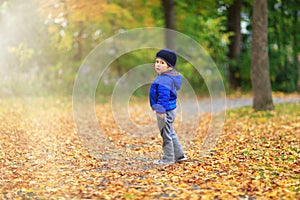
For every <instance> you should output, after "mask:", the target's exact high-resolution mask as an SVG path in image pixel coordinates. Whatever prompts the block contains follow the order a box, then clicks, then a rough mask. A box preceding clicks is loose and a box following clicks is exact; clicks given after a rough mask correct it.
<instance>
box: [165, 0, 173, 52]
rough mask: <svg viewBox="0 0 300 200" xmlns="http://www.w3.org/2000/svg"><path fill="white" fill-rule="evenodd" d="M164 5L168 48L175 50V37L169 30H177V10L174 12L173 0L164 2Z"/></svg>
mask: <svg viewBox="0 0 300 200" xmlns="http://www.w3.org/2000/svg"><path fill="white" fill-rule="evenodd" d="M162 5H163V9H164V18H165V28H166V29H167V30H166V33H165V38H166V46H167V48H169V49H174V35H173V32H172V31H170V30H168V29H171V30H175V10H174V1H173V0H162Z"/></svg>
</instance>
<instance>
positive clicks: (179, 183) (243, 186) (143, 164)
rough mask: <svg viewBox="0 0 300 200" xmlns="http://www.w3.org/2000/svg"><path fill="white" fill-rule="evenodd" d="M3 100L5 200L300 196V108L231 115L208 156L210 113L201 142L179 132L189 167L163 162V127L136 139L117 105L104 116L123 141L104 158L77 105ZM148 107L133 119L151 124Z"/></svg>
mask: <svg viewBox="0 0 300 200" xmlns="http://www.w3.org/2000/svg"><path fill="white" fill-rule="evenodd" d="M0 102H1V108H0V149H1V151H0V166H1V167H0V174H1V176H0V177H1V179H0V188H1V190H0V191H1V192H0V198H1V199H71V198H74V199H89V198H91V199H171V198H175V199H278V198H279V199H299V198H300V185H299V184H300V181H299V180H300V167H299V166H300V157H299V155H300V138H299V134H300V123H299V121H300V104H299V103H293V104H282V105H278V106H276V111H271V112H254V111H252V109H251V108H248V107H247V108H240V109H237V110H232V111H231V110H230V111H228V112H227V115H226V121H225V124H224V127H223V133H222V135H221V137H220V138H219V141H218V143H217V145H216V146H215V147H214V148H213V149H210V151H209V153H208V154H206V155H205V156H200V155H202V154H201V152H202V150H203V149H202V147H201V143H202V140H203V137H204V136H205V134H206V130H207V128H208V124H209V120H210V116H209V115H208V114H201V116H199V117H200V119H201V120H199V126H198V128H197V130H196V131H193V132H192V133H191V134H194V135H193V136H192V137H191V135H188V134H189V132H185V131H182V132H181V133H178V135H179V137H181V138H185V137H186V138H191V139H187V140H184V139H183V145H184V147H185V150H186V153H187V156H188V157H189V158H190V159H189V161H187V162H184V163H176V164H174V165H170V166H155V165H153V164H152V162H153V160H154V159H157V158H159V156H160V153H161V152H160V150H161V146H160V145H161V139H160V137H159V136H158V133H157V132H156V130H153V132H151V133H147V134H145V137H136V138H133V137H132V136H131V133H128V132H124V131H122V130H121V129H120V128H119V127H118V126H117V125H116V124H115V123H114V120H113V118H112V115H111V113H110V112H109V109H108V108H109V105H108V104H98V105H97V106H96V110H97V117H98V119H99V124H100V125H101V127H102V128H103V130H104V133H105V135H106V137H107V140H108V142H109V144H113V145H112V146H111V147H110V148H107V149H105V148H102V150H103V149H104V151H103V152H99V155H98V156H97V155H96V156H94V155H93V154H90V153H89V152H88V149H87V148H86V146H83V145H82V142H81V139H80V136H79V134H78V132H77V129H76V126H75V124H74V121H73V116H72V104H71V101H69V99H47V100H45V99H37V98H25V99H15V98H12V99H2V100H1V101H0ZM135 106H139V105H138V104H137V105H135ZM140 106H143V105H140ZM142 110H143V109H142V108H141V109H140V110H139V109H137V112H136V113H135V114H134V115H131V116H132V117H133V120H135V121H136V122H139V121H141V119H140V118H144V113H143V112H142ZM179 117H180V116H179ZM178 121H179V120H178ZM177 126H178V124H177Z"/></svg>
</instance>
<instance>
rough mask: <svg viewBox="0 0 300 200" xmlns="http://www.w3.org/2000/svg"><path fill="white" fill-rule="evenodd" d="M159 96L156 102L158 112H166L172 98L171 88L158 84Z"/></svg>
mask: <svg viewBox="0 0 300 200" xmlns="http://www.w3.org/2000/svg"><path fill="white" fill-rule="evenodd" d="M157 90H158V97H157V104H156V112H158V113H165V112H166V108H167V107H168V103H169V99H170V93H171V92H170V89H169V88H168V87H166V86H164V85H158V88H157Z"/></svg>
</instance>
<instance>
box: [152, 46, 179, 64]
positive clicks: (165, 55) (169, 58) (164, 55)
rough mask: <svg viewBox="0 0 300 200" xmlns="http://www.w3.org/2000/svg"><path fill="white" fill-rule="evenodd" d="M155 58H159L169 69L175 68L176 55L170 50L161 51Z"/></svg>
mask: <svg viewBox="0 0 300 200" xmlns="http://www.w3.org/2000/svg"><path fill="white" fill-rule="evenodd" d="M156 58H161V59H163V60H164V61H166V62H167V63H168V64H169V65H170V66H171V67H173V68H174V67H175V65H176V60H177V55H176V53H175V52H174V51H172V50H170V49H162V50H160V51H159V52H157V54H156Z"/></svg>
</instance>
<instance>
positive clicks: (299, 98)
mask: <svg viewBox="0 0 300 200" xmlns="http://www.w3.org/2000/svg"><path fill="white" fill-rule="evenodd" d="M273 102H274V104H280V103H287V102H300V95H293V96H290V97H274V98H273ZM211 105H213V107H212V106H211ZM243 106H252V98H251V97H245V98H226V99H213V100H212V99H208V98H205V99H200V100H199V101H198V102H197V101H196V100H192V99H188V100H186V99H185V100H182V101H180V103H179V108H181V109H183V110H184V111H185V112H187V114H188V115H193V114H196V113H210V112H211V110H212V109H213V111H214V112H220V111H224V110H227V109H232V108H238V107H243Z"/></svg>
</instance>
